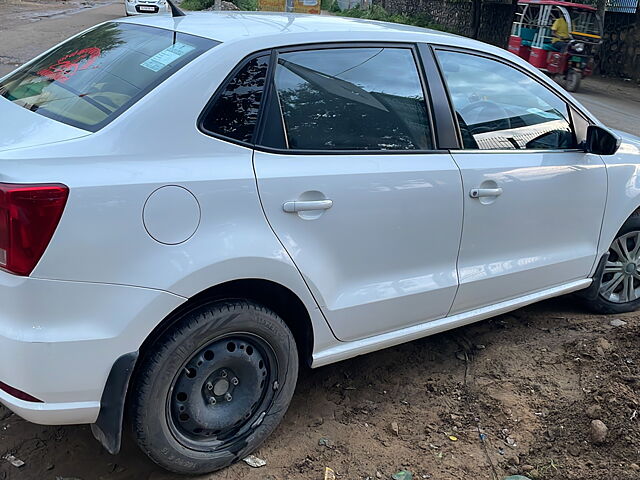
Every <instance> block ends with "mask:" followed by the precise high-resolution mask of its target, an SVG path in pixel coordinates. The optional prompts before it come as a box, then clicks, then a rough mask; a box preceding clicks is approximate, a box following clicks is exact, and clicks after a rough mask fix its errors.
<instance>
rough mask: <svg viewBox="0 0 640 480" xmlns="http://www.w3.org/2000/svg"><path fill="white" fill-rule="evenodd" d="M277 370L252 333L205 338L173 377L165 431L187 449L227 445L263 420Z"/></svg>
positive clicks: (265, 344)
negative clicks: (203, 343) (207, 339)
mask: <svg viewBox="0 0 640 480" xmlns="http://www.w3.org/2000/svg"><path fill="white" fill-rule="evenodd" d="M277 374H278V372H277V361H276V356H275V353H274V351H273V348H272V347H271V346H270V344H269V343H268V342H267V341H266V340H264V339H263V338H261V337H259V336H257V335H255V334H253V333H241V332H238V333H232V334H227V335H224V336H222V337H219V338H216V339H214V340H212V341H210V342H208V343H207V344H206V345H204V346H203V347H201V348H199V349H198V350H197V351H196V353H195V354H194V355H192V356H191V358H190V359H189V360H188V361H187V362H185V363H184V365H183V366H182V367H181V368H180V370H179V371H178V373H177V374H176V375H175V377H174V380H173V382H172V385H171V388H170V390H169V395H168V398H167V408H166V411H167V412H166V413H167V421H168V424H169V428H170V430H171V433H172V434H173V436H174V437H175V438H176V440H177V441H178V442H180V443H181V444H182V445H184V446H185V447H187V448H191V449H193V450H200V451H206V452H211V451H216V450H224V449H228V448H229V447H232V445H233V444H234V443H236V442H239V441H241V440H242V439H243V438H245V437H246V436H247V435H249V434H250V433H251V432H252V431H253V430H254V429H255V428H256V427H258V426H259V425H260V423H261V422H262V420H263V419H264V416H265V415H266V411H267V410H268V407H269V405H270V404H271V402H272V401H273V397H274V394H275V392H276V390H277V387H278V384H277V378H278V375H277Z"/></svg>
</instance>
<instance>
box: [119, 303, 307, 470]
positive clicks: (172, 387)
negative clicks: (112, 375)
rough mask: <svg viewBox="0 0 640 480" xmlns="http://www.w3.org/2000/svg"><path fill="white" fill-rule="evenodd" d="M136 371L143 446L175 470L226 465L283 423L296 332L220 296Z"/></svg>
mask: <svg viewBox="0 0 640 480" xmlns="http://www.w3.org/2000/svg"><path fill="white" fill-rule="evenodd" d="M156 345H157V346H156V348H155V349H154V351H153V352H151V353H149V354H148V355H146V356H145V357H144V358H143V360H142V363H141V367H140V370H139V373H138V374H137V376H136V380H135V384H134V386H133V388H132V390H131V391H132V393H133V395H135V397H132V398H131V401H130V421H131V423H132V426H133V429H134V435H135V438H136V440H137V442H138V445H139V446H140V448H141V449H142V450H143V451H144V452H145V453H146V454H147V455H148V456H149V457H150V458H151V459H152V460H153V461H154V462H156V463H157V464H158V465H160V466H161V467H163V468H165V469H167V470H171V471H173V472H177V473H189V474H201V473H208V472H212V471H215V470H219V469H221V468H224V467H226V466H228V465H230V464H232V463H233V462H235V461H236V460H239V459H242V458H244V457H245V456H246V455H248V454H250V453H251V452H252V451H254V450H255V449H256V448H258V447H259V446H260V444H262V442H263V441H264V440H265V439H266V438H267V437H268V436H269V434H270V433H271V432H272V431H273V430H274V429H275V427H276V426H277V425H278V424H279V423H280V421H281V419H282V417H283V416H284V413H285V412H286V409H287V407H288V406H289V403H290V401H291V397H292V396H293V391H294V389H295V384H296V379H297V374H298V353H297V350H296V345H295V341H294V338H293V336H292V334H291V332H290V331H289V329H288V328H287V326H286V325H285V323H284V322H283V321H282V319H281V318H280V317H278V316H277V315H276V314H275V313H273V312H271V311H269V310H267V309H265V308H263V307H261V306H258V305H255V304H252V303H248V302H234V303H218V304H214V305H210V306H208V307H205V308H203V309H201V310H198V311H196V312H193V313H189V314H187V315H185V316H184V317H183V318H182V319H180V321H179V322H178V323H177V324H176V325H175V326H174V327H173V328H172V329H170V330H169V331H167V332H166V333H165V334H164V335H162V337H161V338H160V339H159V341H158V342H156Z"/></svg>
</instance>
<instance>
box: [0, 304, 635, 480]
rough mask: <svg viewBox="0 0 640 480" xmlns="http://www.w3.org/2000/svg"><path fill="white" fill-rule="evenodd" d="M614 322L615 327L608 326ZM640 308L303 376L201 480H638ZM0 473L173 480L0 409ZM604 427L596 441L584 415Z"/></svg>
mask: <svg viewBox="0 0 640 480" xmlns="http://www.w3.org/2000/svg"><path fill="white" fill-rule="evenodd" d="M614 319H619V320H622V321H624V322H626V324H625V325H622V326H612V325H610V322H611V321H612V320H614ZM614 323H615V322H614ZM639 334H640V315H638V314H627V315H620V316H616V317H602V316H594V315H589V314H586V313H585V312H584V310H583V309H582V308H581V306H580V305H579V304H578V303H576V302H575V300H574V299H572V298H571V297H564V298H560V299H555V300H551V301H547V302H544V303H541V304H538V305H534V306H530V307H527V308H524V309H521V310H518V311H516V312H513V313H511V314H507V315H503V316H500V317H496V318H494V319H492V320H488V321H485V322H481V323H478V324H475V325H472V326H468V327H465V328H460V329H457V330H454V331H451V332H448V333H445V334H441V335H437V336H434V337H429V338H426V339H423V340H419V341H415V342H412V343H409V344H406V345H401V346H398V347H395V348H391V349H388V350H384V351H380V352H377V353H374V354H370V355H366V356H363V357H359V358H355V359H352V360H348V361H345V362H341V363H339V364H336V365H331V366H328V367H324V368H321V369H318V370H312V371H311V370H307V371H304V372H303V373H302V375H301V378H300V382H299V386H298V389H297V391H296V395H295V397H294V400H293V404H292V406H291V408H290V409H289V412H288V413H287V415H286V417H285V420H284V422H283V424H282V425H281V426H280V427H279V428H278V430H277V431H276V433H275V434H274V435H273V436H272V437H271V438H270V439H269V440H268V441H267V443H266V444H265V445H264V446H263V447H262V448H261V449H260V450H259V451H258V452H257V455H258V456H259V457H260V458H263V459H265V460H266V461H267V466H265V467H262V468H259V469H253V468H251V467H249V466H248V465H246V464H244V463H240V464H237V465H235V466H233V467H231V468H230V469H227V470H226V471H223V472H220V473H218V474H212V475H208V476H204V477H200V478H201V479H202V480H204V479H218V478H219V479H224V478H226V479H246V480H285V479H301V480H306V479H309V480H316V479H317V480H322V478H323V475H324V468H325V467H327V466H328V467H331V468H332V469H333V470H335V472H336V473H337V475H339V476H338V477H337V478H339V479H341V478H344V479H363V480H364V479H366V478H371V479H376V478H382V479H389V478H390V476H391V475H392V474H393V473H394V472H396V471H399V470H401V469H406V470H408V471H410V472H412V473H413V475H414V479H420V478H431V479H438V480H454V479H455V480H458V479H465V480H480V479H491V480H493V479H502V478H504V477H505V476H507V475H509V474H515V473H522V474H526V475H527V476H528V477H530V478H532V479H556V480H591V479H593V480H604V479H615V480H632V479H638V478H640V466H638V464H640V423H639V420H640V418H639V417H640V415H639V410H640V390H639V388H638V385H639V382H640V375H639V373H640V372H639V365H640V344H639V342H638V338H639ZM0 419H3V420H2V421H0V455H4V454H5V453H12V454H14V455H15V456H16V457H17V458H19V459H21V460H23V461H24V462H26V464H25V465H24V466H23V467H21V468H16V467H14V466H12V465H11V464H9V463H8V462H6V461H2V462H0V479H2V480H5V479H11V480H13V479H51V480H54V479H55V480H57V479H65V480H68V479H82V480H93V479H109V480H138V479H140V480H145V479H149V480H169V479H175V478H177V477H176V476H174V475H170V474H167V473H164V472H161V471H160V470H159V469H157V468H156V467H155V466H154V465H153V464H151V463H150V462H149V461H148V460H146V459H145V458H144V457H143V456H142V454H141V453H140V452H139V451H138V450H137V447H136V446H135V445H134V444H133V442H132V441H131V440H130V439H129V438H127V439H126V440H125V444H124V448H123V452H122V453H121V454H120V455H118V456H115V457H112V456H110V455H109V454H107V453H106V452H104V451H103V450H101V448H100V447H99V446H98V444H97V443H96V442H95V441H94V440H93V438H92V436H91V433H90V431H89V428H88V427H86V426H70V427H43V426H38V425H33V424H30V423H27V422H25V421H23V420H21V419H19V418H18V417H17V416H15V415H9V413H8V412H7V411H6V410H0ZM594 419H597V420H601V421H602V422H604V424H605V425H606V426H607V427H608V434H607V436H606V438H605V440H604V442H603V443H601V444H596V443H594V442H593V441H592V440H591V438H590V428H591V427H590V425H591V422H592V420H594Z"/></svg>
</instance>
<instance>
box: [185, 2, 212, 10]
mask: <svg viewBox="0 0 640 480" xmlns="http://www.w3.org/2000/svg"><path fill="white" fill-rule="evenodd" d="M214 2H215V0H184V1H183V2H182V3H181V4H180V8H182V9H184V10H204V9H205V8H209V7H213V4H214Z"/></svg>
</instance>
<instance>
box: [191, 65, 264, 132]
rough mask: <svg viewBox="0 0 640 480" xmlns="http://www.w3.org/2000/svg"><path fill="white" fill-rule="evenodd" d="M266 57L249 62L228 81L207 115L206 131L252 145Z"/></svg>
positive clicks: (203, 124)
mask: <svg viewBox="0 0 640 480" xmlns="http://www.w3.org/2000/svg"><path fill="white" fill-rule="evenodd" d="M268 66H269V56H268V55H265V56H262V57H258V58H255V59H253V60H250V61H249V62H248V63H247V64H246V65H245V66H244V67H243V68H242V69H241V70H240V71H239V72H238V73H237V74H236V75H235V76H234V77H233V78H232V79H231V80H230V81H229V83H227V85H226V87H224V90H222V93H220V95H219V96H218V97H217V99H216V100H215V103H214V104H213V106H212V107H211V108H210V109H209V110H208V111H207V113H206V116H205V118H204V120H203V122H202V126H203V128H204V129H205V130H207V131H209V132H213V133H217V134H220V135H224V136H225V137H229V138H233V139H235V140H240V141H242V142H251V139H252V137H253V131H254V129H255V126H256V123H257V121H258V111H259V110H260V102H261V100H262V92H263V89H264V83H265V79H266V77H267V68H268Z"/></svg>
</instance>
